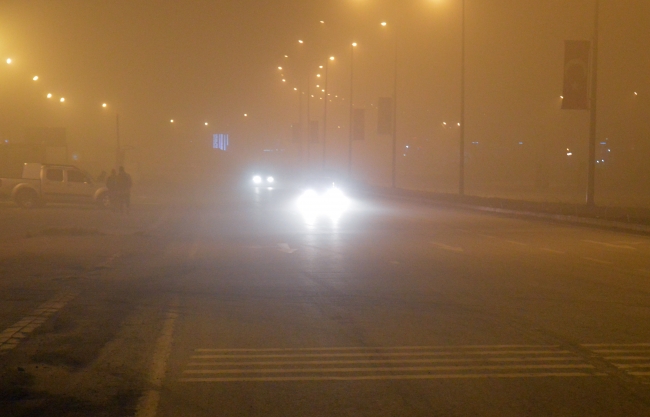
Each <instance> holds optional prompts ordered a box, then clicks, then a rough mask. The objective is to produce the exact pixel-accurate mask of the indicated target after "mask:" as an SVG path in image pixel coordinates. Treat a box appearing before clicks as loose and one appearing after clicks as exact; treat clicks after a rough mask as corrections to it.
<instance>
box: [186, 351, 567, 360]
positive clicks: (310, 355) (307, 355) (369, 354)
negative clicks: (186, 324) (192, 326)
mask: <svg viewBox="0 0 650 417" xmlns="http://www.w3.org/2000/svg"><path fill="white" fill-rule="evenodd" d="M549 353H562V354H570V353H571V352H569V351H565V350H529V351H517V350H492V351H484V350H482V351H474V352H454V351H449V352H404V353H396V352H388V353H373V352H366V353H301V354H250V355H240V354H235V355H228V354H226V353H223V354H221V355H192V356H191V358H192V359H222V358H223V359H226V358H323V357H341V358H345V357H352V358H353V357H364V358H365V357H382V356H457V355H470V354H471V355H518V354H519V355H527V354H536V355H544V354H549Z"/></svg>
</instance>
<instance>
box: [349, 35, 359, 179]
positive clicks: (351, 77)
mask: <svg viewBox="0 0 650 417" xmlns="http://www.w3.org/2000/svg"><path fill="white" fill-rule="evenodd" d="M355 46H357V43H356V42H354V43H352V44H351V45H350V137H349V141H348V179H349V178H351V177H352V135H353V133H354V106H353V101H352V99H353V97H354V47H355Z"/></svg>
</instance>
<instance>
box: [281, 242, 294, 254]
mask: <svg viewBox="0 0 650 417" xmlns="http://www.w3.org/2000/svg"><path fill="white" fill-rule="evenodd" d="M278 247H279V249H278V250H279V251H280V252H284V253H294V252H295V251H297V250H298V249H291V248H290V247H289V244H288V243H278Z"/></svg>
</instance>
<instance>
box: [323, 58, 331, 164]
mask: <svg viewBox="0 0 650 417" xmlns="http://www.w3.org/2000/svg"><path fill="white" fill-rule="evenodd" d="M330 61H334V57H333V56H331V57H329V59H328V60H327V61H325V91H324V93H325V98H324V100H325V103H324V105H323V158H322V159H323V160H322V170H323V171H325V160H326V158H327V97H328V96H327V95H328V93H329V89H328V84H329V63H330Z"/></svg>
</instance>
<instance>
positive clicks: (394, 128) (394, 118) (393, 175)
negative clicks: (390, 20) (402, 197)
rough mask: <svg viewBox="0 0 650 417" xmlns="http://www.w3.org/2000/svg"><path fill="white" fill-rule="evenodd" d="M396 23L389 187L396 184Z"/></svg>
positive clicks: (393, 186)
mask: <svg viewBox="0 0 650 417" xmlns="http://www.w3.org/2000/svg"><path fill="white" fill-rule="evenodd" d="M397 30H398V29H397V25H395V67H394V74H393V77H394V78H393V161H392V162H393V163H392V165H393V166H392V168H393V169H392V172H391V187H392V188H395V187H396V186H397Z"/></svg>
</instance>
